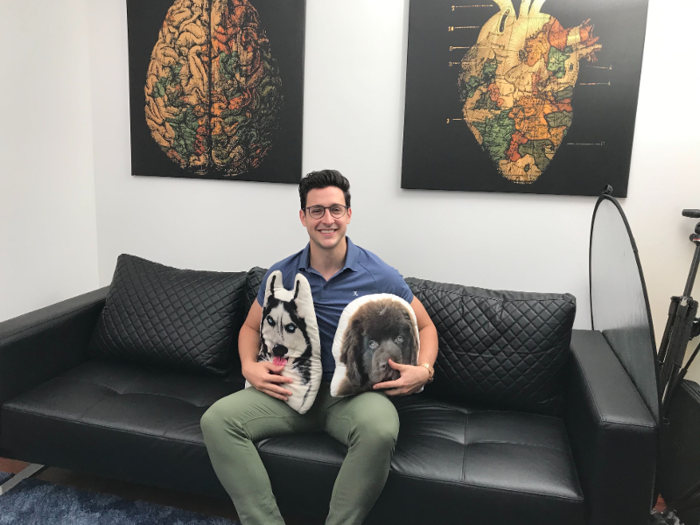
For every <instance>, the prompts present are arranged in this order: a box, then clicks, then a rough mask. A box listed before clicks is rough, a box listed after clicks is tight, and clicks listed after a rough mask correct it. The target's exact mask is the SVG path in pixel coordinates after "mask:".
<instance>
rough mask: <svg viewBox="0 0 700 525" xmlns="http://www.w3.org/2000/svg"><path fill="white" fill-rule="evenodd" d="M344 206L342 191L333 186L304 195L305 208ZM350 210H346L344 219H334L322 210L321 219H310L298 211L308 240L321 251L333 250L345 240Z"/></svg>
mask: <svg viewBox="0 0 700 525" xmlns="http://www.w3.org/2000/svg"><path fill="white" fill-rule="evenodd" d="M333 204H342V205H343V206H344V205H345V195H343V190H341V189H340V188H336V187H335V186H329V187H327V188H320V189H313V190H311V191H309V193H308V194H307V195H306V207H307V208H309V207H311V206H332V205H333ZM351 216H352V210H350V209H348V211H347V213H346V214H345V216H344V217H341V218H340V219H336V218H335V217H333V216H332V215H331V212H330V210H324V213H323V217H321V218H320V219H312V218H311V216H310V215H309V214H308V212H307V211H306V210H299V218H300V219H301V223H302V224H303V225H304V226H305V227H306V231H308V232H309V239H310V240H311V242H313V243H314V244H315V245H316V246H318V247H319V248H321V249H323V250H333V249H334V248H335V247H336V246H338V244H340V242H341V241H342V240H343V239H344V238H345V230H346V229H347V226H348V224H350V217H351Z"/></svg>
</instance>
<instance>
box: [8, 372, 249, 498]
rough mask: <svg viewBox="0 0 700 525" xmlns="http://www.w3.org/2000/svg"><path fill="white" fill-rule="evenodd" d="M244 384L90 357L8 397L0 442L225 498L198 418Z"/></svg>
mask: <svg viewBox="0 0 700 525" xmlns="http://www.w3.org/2000/svg"><path fill="white" fill-rule="evenodd" d="M242 386H243V385H242V384H241V382H240V381H238V382H234V383H229V382H226V381H223V380H222V379H220V378H216V377H211V376H205V375H193V374H192V373H180V372H173V371H169V370H163V369H157V368H149V367H146V366H144V365H140V364H131V363H128V362H124V361H113V360H107V359H91V360H89V361H86V362H84V363H82V364H81V365H79V366H77V367H76V368H73V369H71V370H69V371H68V372H66V373H64V374H62V375H60V376H58V377H56V378H54V379H52V380H50V381H47V382H46V383H44V384H42V385H40V386H38V387H37V388H34V389H32V390H30V391H28V392H25V393H23V394H21V395H19V396H17V397H15V398H13V399H11V400H8V401H7V402H6V403H4V404H3V406H2V411H0V430H1V432H0V447H2V448H6V449H8V450H12V451H14V452H15V453H16V454H18V455H19V456H21V457H23V458H24V459H25V460H27V461H32V462H35V463H41V464H44V463H45V464H50V465H51V466H55V467H64V468H71V469H74V470H83V471H87V472H103V473H105V472H109V473H110V475H111V476H112V477H115V478H119V479H126V480H129V481H135V482H140V481H141V482H144V483H145V482H146V480H148V481H149V483H150V484H153V473H157V476H158V480H157V481H158V482H157V484H158V485H161V486H163V487H168V488H175V489H180V490H188V491H192V490H194V491H195V492H201V493H205V494H216V495H219V496H221V497H227V495H226V493H225V491H224V490H223V488H222V487H221V485H220V483H219V482H218V479H217V478H216V475H215V474H214V471H213V469H212V468H211V465H210V463H209V458H208V455H207V452H206V448H205V447H204V443H203V441H202V433H201V430H200V428H199V420H200V418H201V417H202V414H204V412H205V411H206V410H207V408H209V406H211V404H212V403H214V401H216V400H217V399H220V398H221V397H224V396H226V395H228V394H231V393H233V392H235V391H237V390H239V389H240V388H242ZM76 458H79V464H76V461H75V459H76ZM182 472H187V473H188V475H187V476H186V477H184V476H182V475H181V473H182ZM193 473H194V476H193V475H192V474H193Z"/></svg>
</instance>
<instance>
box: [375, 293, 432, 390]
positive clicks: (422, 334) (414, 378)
mask: <svg viewBox="0 0 700 525" xmlns="http://www.w3.org/2000/svg"><path fill="white" fill-rule="evenodd" d="M411 308H413V311H414V312H415V314H416V322H417V323H418V339H419V340H420V353H419V354H418V363H419V364H418V366H413V365H401V364H398V363H395V362H394V361H392V360H391V359H389V366H390V367H391V368H394V369H395V370H398V371H399V372H400V373H401V377H399V378H398V379H397V380H395V381H385V382H383V383H377V384H376V385H374V389H375V390H384V393H386V394H387V395H389V396H396V395H407V394H413V393H414V392H417V391H419V390H420V389H421V388H423V386H425V384H426V383H427V382H428V379H429V378H430V372H429V371H428V369H427V368H426V367H424V366H421V365H420V364H421V363H428V364H429V365H430V366H431V368H432V367H433V366H434V365H435V360H436V359H437V353H438V338H437V330H436V329H435V325H434V324H433V321H432V319H430V316H429V315H428V312H426V310H425V307H424V306H423V303H421V302H420V301H419V300H418V298H417V297H415V296H414V297H413V301H412V302H411Z"/></svg>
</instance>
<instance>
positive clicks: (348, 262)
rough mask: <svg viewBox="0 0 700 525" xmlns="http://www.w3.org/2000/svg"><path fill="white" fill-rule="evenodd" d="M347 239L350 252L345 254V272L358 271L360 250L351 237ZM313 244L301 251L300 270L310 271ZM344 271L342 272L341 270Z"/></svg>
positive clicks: (307, 244) (308, 244) (307, 245)
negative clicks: (347, 270)
mask: <svg viewBox="0 0 700 525" xmlns="http://www.w3.org/2000/svg"><path fill="white" fill-rule="evenodd" d="M345 238H346V239H347V241H348V252H347V253H346V254H345V266H343V270H345V269H349V270H352V271H353V272H356V271H358V269H359V268H358V260H359V258H360V249H359V248H358V247H357V246H355V243H353V242H352V241H351V240H350V237H348V236H347V235H346V236H345ZM310 246H311V243H306V246H305V247H304V249H303V250H302V251H301V256H300V257H299V270H305V271H308V270H310V269H311V265H310V262H311V248H310ZM341 271H342V270H341Z"/></svg>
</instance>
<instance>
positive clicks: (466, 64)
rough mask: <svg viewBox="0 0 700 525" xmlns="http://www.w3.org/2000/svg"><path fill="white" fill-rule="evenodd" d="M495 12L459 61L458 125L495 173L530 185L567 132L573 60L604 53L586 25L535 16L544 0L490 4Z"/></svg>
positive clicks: (575, 73)
mask: <svg viewBox="0 0 700 525" xmlns="http://www.w3.org/2000/svg"><path fill="white" fill-rule="evenodd" d="M494 1H495V3H496V4H497V5H498V7H499V8H500V11H499V12H498V13H497V14H496V15H494V16H492V17H491V18H490V19H489V20H488V21H487V22H486V23H485V24H484V25H483V26H482V28H481V31H480V33H479V37H478V40H477V44H476V45H474V46H473V47H471V49H469V51H468V52H467V53H466V55H465V56H464V58H463V59H462V61H461V67H462V72H461V74H460V76H459V81H458V85H459V95H460V98H461V101H462V103H463V109H462V111H463V114H464V120H465V121H466V122H467V125H468V126H469V129H470V130H471V131H472V133H473V134H474V136H475V137H476V139H477V141H478V142H479V144H481V147H482V149H483V150H484V151H486V153H488V155H489V156H490V158H491V159H492V160H493V162H494V163H495V164H496V167H497V168H498V171H499V172H500V173H501V174H502V175H503V176H504V177H505V178H507V179H509V180H511V181H513V182H515V183H520V184H529V183H532V182H534V181H535V180H537V178H538V177H539V176H540V175H541V174H542V173H543V172H544V171H545V170H546V169H547V166H548V165H549V163H550V162H551V160H552V158H553V157H554V155H555V154H556V152H557V149H558V148H559V146H560V145H561V143H562V141H563V139H564V136H565V135H566V133H567V131H568V130H569V128H570V127H571V123H572V121H573V116H574V111H573V107H572V105H571V101H572V98H573V97H574V96H575V93H574V88H575V86H576V81H577V79H578V74H579V61H580V60H582V59H584V58H585V59H587V60H589V61H595V60H596V57H595V53H596V51H599V50H601V49H602V45H601V44H599V43H598V38H597V37H594V36H593V24H592V23H591V21H590V20H586V21H584V22H583V23H581V24H580V25H578V26H576V27H572V28H568V29H567V28H564V27H563V26H562V25H561V24H560V23H559V21H558V20H557V19H556V18H554V17H552V16H550V15H548V14H546V13H543V12H542V11H541V8H542V6H543V4H544V3H545V0H533V1H532V2H530V1H529V0H522V2H521V5H520V11H519V13H516V10H515V8H514V7H513V4H512V2H511V0H494Z"/></svg>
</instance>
